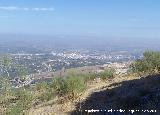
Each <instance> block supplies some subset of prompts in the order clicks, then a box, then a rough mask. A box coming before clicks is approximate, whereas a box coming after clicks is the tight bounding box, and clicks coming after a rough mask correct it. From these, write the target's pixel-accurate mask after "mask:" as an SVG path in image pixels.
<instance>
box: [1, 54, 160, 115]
mask: <svg viewBox="0 0 160 115" xmlns="http://www.w3.org/2000/svg"><path fill="white" fill-rule="evenodd" d="M159 57H160V53H159V52H145V53H144V57H143V59H141V60H137V61H135V63H133V64H132V66H131V68H132V70H133V71H131V72H129V73H128V74H127V75H125V76H114V70H112V69H107V70H106V71H104V72H101V73H98V74H94V73H88V74H87V73H85V74H82V73H78V72H77V73H76V72H71V73H70V74H69V75H68V76H67V77H55V78H54V79H53V81H52V82H51V83H46V82H44V83H39V84H37V85H36V86H35V87H24V88H20V89H16V90H12V89H10V88H9V87H7V86H6V87H5V89H4V90H3V92H2V93H1V95H0V96H1V98H0V114H7V115H21V114H26V115H28V114H29V115H54V114H55V115H63V114H73V115H75V114H88V113H85V112H84V110H85V109H107V108H109V109H111V108H112V109H120V108H122V109H143V108H145V109H156V108H158V109H160V108H159V107H160V106H159V105H160V102H159V100H160V90H159V88H160V84H159V82H160V77H159V74H157V73H159V66H160V65H159V61H156V63H155V60H159V59H160V58H159ZM79 110H81V112H80V111H79ZM99 114H102V113H99Z"/></svg>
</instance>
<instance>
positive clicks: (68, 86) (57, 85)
mask: <svg viewBox="0 0 160 115" xmlns="http://www.w3.org/2000/svg"><path fill="white" fill-rule="evenodd" d="M52 87H53V88H54V89H55V91H56V92H57V94H58V95H59V96H68V98H70V99H73V98H75V97H76V96H77V95H78V94H79V93H81V92H82V91H84V90H85V88H86V82H85V79H84V77H80V76H78V75H76V74H70V75H69V76H68V77H66V78H54V80H53V85H52Z"/></svg>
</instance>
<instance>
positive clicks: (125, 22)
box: [0, 0, 160, 38]
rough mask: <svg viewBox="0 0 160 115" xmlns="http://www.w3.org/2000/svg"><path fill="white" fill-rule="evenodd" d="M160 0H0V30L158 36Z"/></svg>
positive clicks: (109, 35)
mask: <svg viewBox="0 0 160 115" xmlns="http://www.w3.org/2000/svg"><path fill="white" fill-rule="evenodd" d="M159 6H160V0H0V33H5V34H10V33H16V34H38V35H40V34H44V35H57V34H58V35H66V34H67V35H91V36H105V37H120V38H121V37H130V38H134V37H137V38H146V37H147V38H160V13H159V12H160V7H159Z"/></svg>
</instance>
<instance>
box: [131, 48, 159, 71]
mask: <svg viewBox="0 0 160 115" xmlns="http://www.w3.org/2000/svg"><path fill="white" fill-rule="evenodd" d="M131 68H132V70H133V71H134V72H148V73H155V72H160V52H153V51H146V52H144V54H143V58H142V59H138V60H136V61H135V62H134V63H133V64H132V65H131Z"/></svg>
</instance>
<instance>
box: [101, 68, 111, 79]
mask: <svg viewBox="0 0 160 115" xmlns="http://www.w3.org/2000/svg"><path fill="white" fill-rule="evenodd" d="M98 76H99V77H100V78H101V79H103V80H105V79H108V78H113V77H114V69H107V70H105V71H104V72H101V73H99V74H98Z"/></svg>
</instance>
